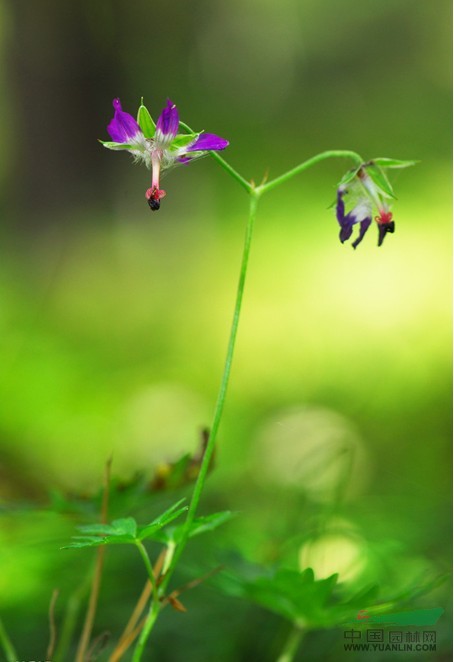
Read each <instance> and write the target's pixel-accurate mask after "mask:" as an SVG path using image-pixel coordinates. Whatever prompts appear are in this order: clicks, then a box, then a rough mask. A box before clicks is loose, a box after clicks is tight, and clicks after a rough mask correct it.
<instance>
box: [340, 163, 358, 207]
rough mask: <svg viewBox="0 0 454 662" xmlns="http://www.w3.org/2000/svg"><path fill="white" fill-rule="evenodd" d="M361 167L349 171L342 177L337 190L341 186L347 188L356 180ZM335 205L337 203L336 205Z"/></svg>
mask: <svg viewBox="0 0 454 662" xmlns="http://www.w3.org/2000/svg"><path fill="white" fill-rule="evenodd" d="M360 169H361V166H357V167H356V168H352V169H351V170H348V171H347V172H346V173H345V175H344V176H343V177H342V179H341V180H340V182H339V183H338V185H337V188H339V187H340V186H346V185H347V184H349V183H350V182H351V181H352V180H353V179H355V177H356V175H357V174H358V172H359V171H360ZM334 204H335V203H334Z"/></svg>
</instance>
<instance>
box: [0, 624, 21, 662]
mask: <svg viewBox="0 0 454 662" xmlns="http://www.w3.org/2000/svg"><path fill="white" fill-rule="evenodd" d="M0 645H1V647H2V648H3V651H4V653H5V655H6V662H16V661H17V660H18V659H19V656H18V655H17V653H16V651H15V650H14V646H13V644H12V643H11V640H10V638H9V637H8V634H7V632H6V630H5V626H4V625H3V622H2V619H1V618H0Z"/></svg>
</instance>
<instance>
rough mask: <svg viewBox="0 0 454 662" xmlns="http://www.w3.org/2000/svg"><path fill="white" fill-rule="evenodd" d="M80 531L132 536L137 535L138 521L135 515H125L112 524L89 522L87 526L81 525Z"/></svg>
mask: <svg viewBox="0 0 454 662" xmlns="http://www.w3.org/2000/svg"><path fill="white" fill-rule="evenodd" d="M78 528H79V531H81V532H82V533H85V534H88V535H100V536H130V537H131V538H135V537H136V533H137V522H136V521H135V519H134V518H133V517H125V518H123V519H116V520H114V521H113V522H112V524H88V525H87V526H79V527H78Z"/></svg>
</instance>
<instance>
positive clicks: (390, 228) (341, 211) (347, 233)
mask: <svg viewBox="0 0 454 662" xmlns="http://www.w3.org/2000/svg"><path fill="white" fill-rule="evenodd" d="M368 165H373V164H372V163H371V164H365V165H363V166H361V167H360V168H359V169H358V171H357V172H356V174H355V177H354V179H352V180H351V181H350V182H349V183H348V184H347V185H345V184H344V185H341V186H339V188H338V189H337V202H336V217H337V221H338V223H339V225H340V233H339V239H340V241H341V242H342V243H344V242H345V241H347V240H348V239H350V237H351V235H352V233H353V226H354V225H356V224H358V223H359V234H358V237H357V238H356V239H355V241H354V242H353V243H352V246H353V248H356V247H357V246H358V244H359V243H360V242H361V241H362V240H363V238H364V235H365V234H366V232H367V230H368V229H369V227H370V225H371V223H372V209H373V207H375V208H376V209H377V211H378V215H377V216H375V217H374V220H375V222H376V223H377V225H378V245H379V246H381V245H382V243H383V240H384V238H385V236H386V234H387V233H388V232H390V233H392V232H394V227H395V226H394V221H393V220H392V212H391V211H390V209H389V206H388V202H387V201H386V200H385V197H384V192H383V191H382V190H381V189H380V188H379V187H378V186H377V185H376V184H375V183H374V181H373V180H372V178H371V177H370V176H369V174H368V173H367V171H366V169H367V166H368ZM347 194H352V197H353V198H354V199H355V204H354V205H353V207H352V209H351V210H350V211H349V212H348V213H345V202H344V196H345V195H347Z"/></svg>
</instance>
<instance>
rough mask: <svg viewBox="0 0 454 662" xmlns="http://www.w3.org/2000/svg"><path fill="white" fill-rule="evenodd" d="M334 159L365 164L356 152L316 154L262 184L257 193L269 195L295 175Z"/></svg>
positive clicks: (338, 151)
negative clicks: (268, 193)
mask: <svg viewBox="0 0 454 662" xmlns="http://www.w3.org/2000/svg"><path fill="white" fill-rule="evenodd" d="M332 158H345V159H353V161H354V162H355V163H356V164H357V165H361V164H362V163H364V159H363V158H362V157H361V156H360V155H359V154H357V153H356V152H351V151H349V150H343V149H335V150H330V151H327V152H321V154H316V156H313V157H312V158H310V159H307V161H303V163H300V164H299V165H297V166H296V167H295V168H292V170H289V171H288V172H286V173H284V174H283V175H280V176H279V177H276V179H272V180H271V181H270V182H268V183H267V184H262V185H261V186H259V187H258V188H257V189H256V190H257V192H260V193H267V192H268V191H271V190H272V189H273V188H276V186H279V185H280V184H284V183H285V182H286V181H288V180H289V179H291V178H292V177H295V175H299V174H300V172H304V170H307V169H308V168H311V167H312V166H313V165H316V164H317V163H319V162H320V161H324V160H325V159H332Z"/></svg>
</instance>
